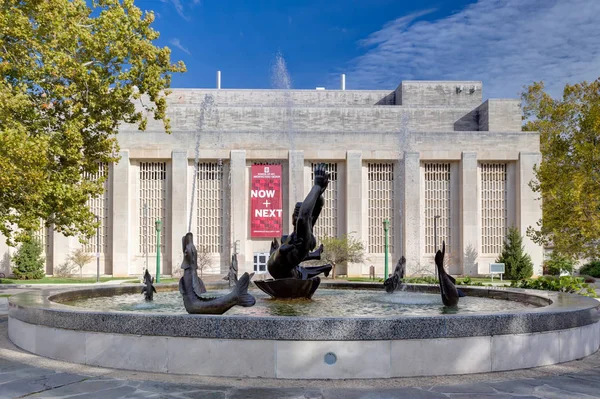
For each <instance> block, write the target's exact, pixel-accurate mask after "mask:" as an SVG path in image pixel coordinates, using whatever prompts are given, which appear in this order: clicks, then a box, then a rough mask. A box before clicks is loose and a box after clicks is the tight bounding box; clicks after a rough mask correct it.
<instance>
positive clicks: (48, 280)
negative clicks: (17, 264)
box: [0, 277, 139, 284]
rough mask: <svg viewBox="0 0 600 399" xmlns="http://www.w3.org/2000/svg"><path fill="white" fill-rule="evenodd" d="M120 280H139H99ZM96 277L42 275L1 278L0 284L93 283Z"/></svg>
mask: <svg viewBox="0 0 600 399" xmlns="http://www.w3.org/2000/svg"><path fill="white" fill-rule="evenodd" d="M113 280H121V281H127V282H134V283H135V282H138V281H139V280H135V279H131V278H123V277H100V282H101V283H104V282H107V281H113ZM95 282H96V277H84V278H78V277H44V278H41V279H39V280H18V279H14V278H1V279H0V284H93V283H95Z"/></svg>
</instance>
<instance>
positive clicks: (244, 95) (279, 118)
mask: <svg viewBox="0 0 600 399" xmlns="http://www.w3.org/2000/svg"><path fill="white" fill-rule="evenodd" d="M206 96H212V98H213V105H212V107H209V109H204V110H202V103H203V101H204V99H205V98H206ZM202 112H204V119H203V126H202V128H201V129H199V123H200V119H201V114H202ZM168 116H169V118H171V123H172V127H173V133H172V134H171V135H167V134H165V133H164V130H163V128H162V124H161V123H160V122H156V121H153V120H152V121H149V123H148V129H147V131H146V132H140V131H138V130H137V128H136V127H135V126H128V125H124V126H122V127H121V129H120V133H119V144H120V147H121V149H122V151H121V154H120V155H121V160H120V162H119V163H118V164H116V165H111V166H110V171H109V180H110V182H109V195H108V207H109V217H108V222H107V223H108V225H109V226H108V229H107V231H108V232H109V233H108V235H109V237H105V239H106V240H107V243H108V245H107V248H106V250H104V252H103V253H101V256H100V259H101V267H100V271H101V273H106V274H112V275H114V276H127V275H138V274H140V273H141V272H142V269H143V267H144V266H145V262H146V260H145V254H144V251H142V248H144V247H145V246H146V247H147V246H148V243H147V242H146V241H145V240H146V238H145V235H146V233H145V231H146V230H144V229H145V228H148V226H149V225H150V222H148V220H147V219H144V218H145V216H144V214H143V211H142V206H143V204H142V203H141V200H140V198H141V195H159V196H161V197H160V198H157V199H156V201H158V202H159V203H160V204H163V205H151V206H154V208H153V212H156V213H155V214H156V215H159V216H157V217H159V218H160V219H161V221H162V226H163V229H164V233H163V236H164V241H165V242H164V243H163V245H162V248H161V252H162V254H161V255H162V265H163V266H162V270H163V272H164V273H165V274H170V273H171V272H172V271H173V270H174V268H178V267H179V264H180V263H181V260H182V254H181V247H180V245H179V242H180V241H179V240H180V239H181V236H183V235H184V234H185V233H186V232H187V231H188V223H189V221H188V218H189V213H190V206H191V204H190V198H191V193H192V187H193V186H194V184H193V177H194V157H195V146H196V141H197V140H198V141H199V143H200V144H199V160H200V162H204V163H210V164H211V165H217V166H218V167H219V168H222V176H223V177H222V178H223V184H222V185H221V186H219V187H220V188H215V189H219V190H222V194H223V198H224V200H223V203H222V204H220V205H219V209H217V208H215V212H217V213H218V215H217V216H216V218H213V219H211V220H212V222H210V223H213V224H215V223H216V224H218V226H217V225H215V226H213V227H214V229H212V230H210V229H209V230H201V228H202V226H200V225H202V224H203V223H208V222H205V221H203V220H205V219H202V218H201V217H200V216H199V217H198V218H196V216H194V218H196V219H194V221H193V223H192V232H194V233H196V232H199V231H213V232H214V231H221V232H222V233H220V234H222V237H212V238H210V237H209V238H208V241H206V240H205V241H206V242H208V243H209V244H211V247H214V248H217V247H218V248H221V249H220V250H219V251H218V252H211V256H212V258H213V265H212V266H211V267H209V268H208V270H205V272H208V273H225V272H226V270H227V268H228V263H229V260H230V258H231V253H232V251H233V250H234V248H235V250H236V251H238V253H239V254H238V260H239V262H240V272H244V271H251V270H253V269H254V265H255V262H254V257H255V255H258V254H264V253H265V252H268V250H269V247H270V239H252V238H251V237H250V227H249V223H250V221H249V197H250V194H249V192H250V191H249V190H250V189H249V187H250V186H249V185H250V166H251V165H252V164H253V163H255V162H265V161H266V162H278V163H281V164H282V166H283V179H282V184H283V186H284V187H283V188H284V190H283V203H284V214H283V218H284V230H285V233H287V231H289V230H290V229H291V228H292V226H291V218H290V215H291V211H292V210H293V206H294V203H295V202H296V201H298V200H301V199H302V198H303V197H304V195H305V194H306V193H307V192H308V190H309V189H310V187H311V185H312V182H311V181H310V174H311V164H313V163H316V162H328V163H332V164H335V165H336V168H337V179H338V180H337V182H336V187H337V191H336V193H335V195H336V200H335V201H336V202H335V203H336V206H337V211H336V212H335V216H332V217H333V219H332V221H330V223H335V227H336V230H335V231H337V233H338V234H343V233H351V234H353V235H354V236H355V237H357V238H359V239H361V240H362V241H363V242H364V243H365V246H366V247H367V248H371V249H372V250H373V251H376V252H369V253H368V254H367V259H368V260H367V261H365V263H364V264H350V265H348V266H347V268H341V269H342V270H341V271H342V272H343V273H345V274H348V275H355V276H356V275H368V273H369V266H370V265H374V266H375V268H376V273H377V274H378V275H379V276H382V275H383V263H384V262H383V258H384V254H383V251H382V250H380V246H379V244H378V242H379V241H377V240H375V239H374V237H375V236H377V237H378V239H379V238H381V234H383V233H382V232H383V226H382V225H381V229H379V227H378V226H379V224H378V223H379V221H380V220H381V219H378V216H377V215H378V214H379V213H381V212H380V211H383V212H384V213H385V212H387V213H386V214H389V215H392V216H391V220H390V226H391V227H390V228H391V229H392V230H391V231H390V232H391V235H390V238H391V241H390V248H393V252H392V253H391V255H390V265H389V267H390V270H393V265H394V264H395V262H396V261H397V259H398V258H399V257H400V256H401V255H405V256H406V257H407V259H408V272H409V274H410V273H416V272H419V273H421V272H422V273H429V272H432V271H433V266H434V265H433V253H432V252H429V253H428V252H427V251H426V248H432V246H431V244H430V243H431V240H432V234H433V233H432V231H433V230H432V221H433V219H434V216H441V218H439V219H438V220H440V221H441V222H440V223H442V226H441V227H440V228H441V230H438V233H439V236H440V237H439V243H441V239H442V238H445V239H447V240H448V242H449V249H450V254H451V256H450V257H449V258H450V263H449V269H450V272H451V273H453V274H468V275H477V274H487V271H488V270H489V269H488V268H489V263H490V262H493V261H494V260H495V258H496V257H497V255H498V253H497V252H493V253H486V252H483V249H486V250H488V251H496V249H497V248H498V242H499V240H500V241H501V238H502V234H504V232H505V230H506V228H508V227H510V226H512V225H514V226H516V227H517V228H519V229H520V230H521V232H522V234H523V235H525V230H526V228H527V227H528V226H532V225H535V223H536V221H537V220H538V219H540V217H541V208H540V204H539V202H537V201H536V199H535V195H534V193H532V192H531V190H530V188H529V186H528V182H529V181H530V180H531V179H532V178H533V171H532V167H533V165H535V164H536V163H538V162H539V160H540V153H539V151H540V149H539V134H538V133H537V132H523V131H521V112H520V109H519V103H518V101H517V100H504V99H502V100H496V99H489V100H487V101H485V102H482V84H481V82H471V81H469V82H459V81H457V82H447V81H440V82H435V81H427V82H424V81H408V82H402V83H401V84H400V86H399V87H398V88H397V89H396V90H365V91H353V90H289V91H284V90H237V89H236V90H229V89H227V90H216V89H193V90H191V89H175V90H173V93H172V94H171V95H170V96H169V109H168ZM156 163H158V164H160V165H162V166H160V165H159V166H160V167H161V168H164V172H161V173H163V175H164V176H163V177H164V180H165V182H163V183H161V184H164V185H163V186H160V187H163V188H159V189H157V190H158V191H156V190H155V191H153V193H154V194H148V193H144V194H142V191H143V190H144V188H143V187H141V186H140V182H139V181H140V173H141V172H140V171H141V169H140V168H145V167H148V166H146V165H150V164H152V165H154V164H156ZM383 164H385V165H387V166H385V168H387V169H385V170H387V171H388V172H389V173H388V174H387V175H382V174H375V173H374V172H373V171H374V170H376V169H377V168H379V167H380V166H381V165H383ZM433 164H435V165H438V166H435V168H442V169H440V170H444V171H447V172H445V173H446V174H444V175H443V176H442V175H441V174H439V173H438V174H426V173H425V169H426V168H430V169H431V168H433V169H435V168H434V167H433V166H428V165H433ZM209 166H210V165H209ZM433 169H432V170H433ZM161 170H162V169H161ZM377 170H378V169H377ZM428 170H429V169H428ZM435 170H438V169H435ZM438 175H439V176H441V177H436V176H438ZM161 176H162V175H161ZM382 176H384V177H382ZM385 176H387V177H385ZM432 176H433V177H432ZM385 179H388V180H386V182H384V181H383V180H385ZM432 179H434V180H432ZM435 179H446V180H443V181H442V180H439V181H438V180H435ZM211 187H212V186H211ZM215 187H217V186H215ZM161 190H162V191H161ZM444 190H445V191H444ZM157 193H158V194H157ZM207 193H208V191H207ZM206 195H208V194H206ZM384 200H385V201H387V202H385V204H387V205H385V206H386V207H387V208H386V209H380V208H381V206H382V205H381V204H383V203H384V202H382V201H384ZM144 201H146V200H144ZM146 202H147V201H146ZM389 204H391V205H389ZM201 206H213V205H201ZM211 209H212V208H211ZM197 212H198V211H197V207H196V205H194V215H196V214H197ZM436 212H437V213H440V214H443V215H434V213H436ZM153 215H154V214H153ZM202 217H204V216H202ZM206 220H208V219H206ZM215 220H216V221H215ZM204 227H206V226H204ZM209 227H210V226H209ZM199 229H200V230H199ZM206 234H209V233H206ZM210 234H214V233H210ZM444 235H445V237H443V236H444ZM49 237H50V238H49V239H48V241H49V243H48V245H47V249H46V252H47V264H48V266H47V269H48V270H47V271H48V273H49V274H52V270H53V267H54V266H56V265H59V264H60V263H61V262H63V261H64V259H65V257H66V255H67V254H68V253H69V251H71V250H73V249H74V248H76V247H77V246H78V245H80V244H79V243H78V240H77V239H76V238H73V237H70V238H65V237H62V236H60V235H59V234H55V233H53V232H50V234H49ZM211 240H213V241H214V242H213V241H211ZM213 244H214V245H216V246H214V245H213ZM524 244H525V249H526V251H527V252H528V253H529V254H530V255H531V256H532V259H533V262H534V265H535V273H536V274H541V263H542V260H543V250H542V248H540V247H539V246H536V245H535V244H534V243H533V242H531V241H530V240H529V239H528V238H527V237H525V239H524ZM0 252H1V253H0V255H3V256H4V255H5V254H8V253H11V252H12V249H11V248H6V246H5V244H4V242H1V243H0ZM3 259H4V261H3V263H2V264H3V265H4V266H3V267H4V268H5V269H6V267H7V265H6V263H7V262H8V261H7V256H4V258H3ZM149 259H150V261H149V267H150V270H152V271H153V270H154V267H155V266H154V265H155V254H154V253H150V254H149ZM95 271H96V265H95V262H93V264H90V265H88V266H87V267H86V268H85V269H84V273H87V274H94V273H95Z"/></svg>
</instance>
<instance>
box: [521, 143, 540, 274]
mask: <svg viewBox="0 0 600 399" xmlns="http://www.w3.org/2000/svg"><path fill="white" fill-rule="evenodd" d="M541 159H542V156H541V154H540V153H538V152H521V153H520V154H519V162H518V171H517V179H516V180H517V182H516V183H517V184H516V185H517V187H516V192H517V206H516V208H517V227H518V229H519V231H520V232H521V235H522V236H523V246H524V247H525V253H528V254H529V255H530V256H531V260H532V261H533V274H534V275H536V276H537V275H541V274H542V263H543V262H544V249H543V248H542V246H540V245H537V244H535V243H534V242H533V241H531V239H530V238H529V237H527V228H528V227H529V226H533V227H536V223H537V222H538V221H539V220H540V219H541V218H542V207H541V201H540V200H538V199H537V198H538V197H539V195H538V194H537V193H535V192H533V191H532V190H531V188H530V187H529V182H530V181H532V180H534V178H535V175H534V173H533V167H534V165H536V164H539V163H540V161H541Z"/></svg>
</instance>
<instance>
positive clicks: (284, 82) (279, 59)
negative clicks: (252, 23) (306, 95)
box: [271, 53, 298, 204]
mask: <svg viewBox="0 0 600 399" xmlns="http://www.w3.org/2000/svg"><path fill="white" fill-rule="evenodd" d="M271 83H272V85H273V88H275V89H280V90H284V92H283V98H284V99H283V106H284V108H285V110H284V113H285V116H284V118H285V121H284V124H283V130H284V133H285V134H286V135H287V137H288V141H289V143H290V151H295V150H296V137H295V136H296V135H295V132H294V126H293V105H294V102H293V99H292V93H291V92H290V90H291V88H292V79H291V78H290V74H289V72H288V69H287V65H286V63H285V59H284V58H283V56H282V55H281V53H278V54H277V55H276V56H275V64H273V67H272V68H271ZM289 163H290V165H289V166H290V175H291V176H292V179H291V180H292V181H291V183H292V197H291V198H290V199H289V201H290V204H295V203H296V202H297V201H298V197H297V189H296V179H295V176H296V173H297V171H296V168H295V165H294V162H293V159H292V158H290V159H289Z"/></svg>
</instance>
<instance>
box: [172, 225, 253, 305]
mask: <svg viewBox="0 0 600 399" xmlns="http://www.w3.org/2000/svg"><path fill="white" fill-rule="evenodd" d="M182 243H183V262H182V263H181V268H182V269H183V270H184V272H183V277H181V279H180V280H179V292H181V295H182V296H183V304H184V306H185V310H187V312H188V313H193V314H223V313H225V312H227V311H228V310H229V309H230V308H231V307H233V306H235V305H240V306H245V307H248V306H253V305H254V304H255V303H256V299H255V298H254V297H253V296H252V295H250V294H248V285H249V284H250V278H251V277H252V276H253V275H254V273H252V274H251V275H250V274H248V273H244V275H243V276H242V277H241V278H240V279H239V280H238V281H237V284H236V285H235V287H234V288H233V290H232V291H231V292H230V293H229V294H227V295H224V296H221V297H214V296H213V297H208V296H203V295H202V294H204V293H206V287H205V286H204V283H203V282H202V280H201V279H200V278H199V277H198V273H197V270H198V252H197V251H196V246H195V245H194V236H193V234H192V233H187V234H186V235H185V236H184V237H183V239H182Z"/></svg>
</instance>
